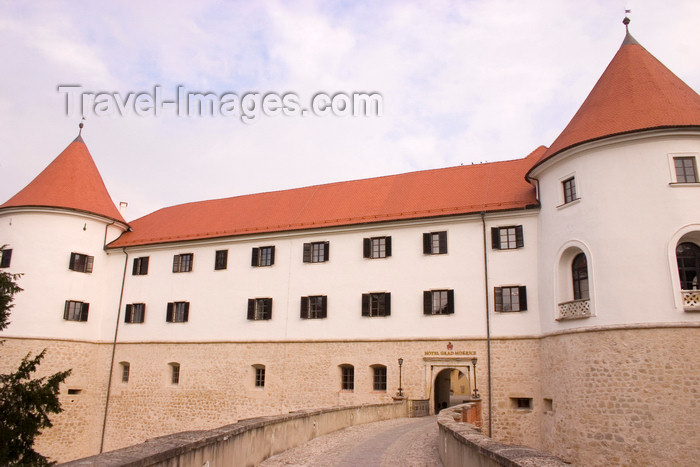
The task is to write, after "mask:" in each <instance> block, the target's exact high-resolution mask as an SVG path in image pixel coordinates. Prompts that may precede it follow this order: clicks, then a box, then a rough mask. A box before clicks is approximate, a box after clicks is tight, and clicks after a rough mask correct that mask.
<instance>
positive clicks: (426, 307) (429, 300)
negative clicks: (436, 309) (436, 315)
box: [423, 290, 433, 315]
mask: <svg viewBox="0 0 700 467" xmlns="http://www.w3.org/2000/svg"><path fill="white" fill-rule="evenodd" d="M423 314H424V315H432V314H433V293H432V292H431V291H430V290H425V291H423Z"/></svg>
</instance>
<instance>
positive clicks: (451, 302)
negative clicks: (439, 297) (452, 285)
mask: <svg viewBox="0 0 700 467" xmlns="http://www.w3.org/2000/svg"><path fill="white" fill-rule="evenodd" d="M454 312H455V291H454V290H448V291H447V314H448V315H453V314H454Z"/></svg>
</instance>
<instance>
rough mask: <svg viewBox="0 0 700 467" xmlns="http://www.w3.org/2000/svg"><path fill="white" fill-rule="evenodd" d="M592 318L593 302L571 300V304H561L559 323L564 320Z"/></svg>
mask: <svg viewBox="0 0 700 467" xmlns="http://www.w3.org/2000/svg"><path fill="white" fill-rule="evenodd" d="M590 316H591V301H590V300H589V299H587V298H586V299H585V300H571V301H570V302H563V303H560V304H559V316H558V317H557V321H559V320H563V319H579V318H588V317H590Z"/></svg>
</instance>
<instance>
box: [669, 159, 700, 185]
mask: <svg viewBox="0 0 700 467" xmlns="http://www.w3.org/2000/svg"><path fill="white" fill-rule="evenodd" d="M673 164H674V166H675V167H676V182H678V183H697V182H698V170H697V167H696V166H695V158H694V157H674V158H673Z"/></svg>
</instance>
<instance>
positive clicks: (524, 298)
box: [518, 285, 527, 311]
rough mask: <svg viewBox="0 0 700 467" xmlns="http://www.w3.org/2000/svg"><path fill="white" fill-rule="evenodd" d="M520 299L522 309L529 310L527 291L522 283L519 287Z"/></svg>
mask: <svg viewBox="0 0 700 467" xmlns="http://www.w3.org/2000/svg"><path fill="white" fill-rule="evenodd" d="M518 299H519V301H520V311H526V310H527V291H526V290H525V286H524V285H521V286H520V287H518Z"/></svg>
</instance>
